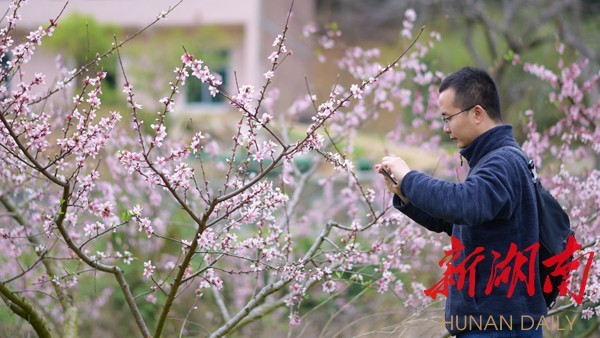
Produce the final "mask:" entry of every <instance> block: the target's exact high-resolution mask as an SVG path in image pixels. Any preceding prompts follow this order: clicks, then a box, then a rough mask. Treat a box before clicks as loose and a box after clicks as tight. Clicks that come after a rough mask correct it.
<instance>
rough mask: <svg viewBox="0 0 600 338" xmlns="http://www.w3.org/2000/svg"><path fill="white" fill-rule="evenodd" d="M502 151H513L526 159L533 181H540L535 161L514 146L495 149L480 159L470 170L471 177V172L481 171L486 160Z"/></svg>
mask: <svg viewBox="0 0 600 338" xmlns="http://www.w3.org/2000/svg"><path fill="white" fill-rule="evenodd" d="M501 149H508V150H512V151H514V152H516V153H517V154H519V155H521V157H523V158H524V159H525V162H526V163H527V168H529V172H530V173H531V179H532V181H533V182H534V183H535V182H537V181H538V178H539V177H538V174H537V170H535V164H534V163H533V160H532V159H530V158H529V157H527V154H525V152H524V151H523V150H522V149H521V148H517V147H514V146H503V147H500V148H497V149H494V150H492V151H490V152H489V153H487V154H485V155H484V156H483V157H482V158H481V159H479V161H477V164H475V166H474V167H473V168H471V169H469V175H470V174H471V172H474V171H476V170H477V169H479V167H480V166H481V165H482V164H483V163H484V162H485V160H487V159H488V158H489V157H490V156H492V154H494V153H495V152H497V151H500V150H501Z"/></svg>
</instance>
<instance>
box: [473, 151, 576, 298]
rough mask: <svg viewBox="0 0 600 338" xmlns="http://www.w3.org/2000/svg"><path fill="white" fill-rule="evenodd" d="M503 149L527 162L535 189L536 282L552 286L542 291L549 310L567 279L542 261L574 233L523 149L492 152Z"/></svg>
mask: <svg viewBox="0 0 600 338" xmlns="http://www.w3.org/2000/svg"><path fill="white" fill-rule="evenodd" d="M503 148H508V149H510V150H512V151H515V152H517V153H518V154H520V155H521V156H522V157H523V158H524V159H525V161H526V162H527V167H528V168H529V170H530V171H531V178H532V180H533V184H534V186H535V193H536V200H537V209H538V220H539V234H540V239H539V243H540V249H539V258H538V259H539V260H538V266H539V271H540V276H539V280H540V283H541V285H542V289H546V288H547V287H548V285H547V284H546V283H550V284H551V286H552V290H551V291H550V292H543V295H544V299H545V301H546V306H547V307H548V308H552V307H553V306H554V305H555V303H556V298H557V297H558V294H559V288H558V287H559V285H560V284H562V283H563V281H564V280H565V278H567V277H566V276H562V275H558V276H552V275H551V273H552V271H554V267H553V266H549V267H548V266H545V265H544V264H542V262H543V261H545V260H546V259H548V258H550V257H552V256H555V255H557V254H559V253H561V252H563V251H564V250H565V247H566V246H567V240H568V239H569V236H572V235H573V234H574V232H573V230H572V229H571V223H570V221H569V216H568V215H567V213H566V212H565V211H564V210H563V208H562V206H561V205H560V204H559V203H558V201H557V200H556V199H555V198H554V197H553V196H552V195H551V194H550V193H549V192H548V190H546V189H545V188H544V187H543V186H542V183H541V182H540V180H539V178H538V175H537V172H536V170H535V165H534V163H533V160H531V159H529V158H528V157H527V155H526V154H525V153H524V152H523V150H521V149H519V148H517V147H512V146H505V147H501V148H498V149H496V150H494V151H498V150H500V149H503ZM494 151H491V152H489V153H487V154H486V155H485V156H484V157H483V158H481V159H480V160H479V161H478V163H477V165H475V167H474V168H473V169H472V170H471V171H474V170H475V169H476V168H478V167H479V165H480V164H482V163H483V162H484V160H485V159H486V158H487V157H489V156H490V155H491V154H493V153H494ZM572 259H573V256H572V255H571V257H570V258H569V259H568V260H567V262H569V261H571V260H572Z"/></svg>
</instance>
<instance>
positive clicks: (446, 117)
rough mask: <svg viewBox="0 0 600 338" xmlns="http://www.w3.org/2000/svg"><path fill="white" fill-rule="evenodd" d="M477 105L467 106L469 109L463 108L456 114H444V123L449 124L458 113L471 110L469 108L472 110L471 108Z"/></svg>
mask: <svg viewBox="0 0 600 338" xmlns="http://www.w3.org/2000/svg"><path fill="white" fill-rule="evenodd" d="M476 106H477V105H473V106H471V107H469V108H467V109H464V110H461V111H459V112H458V113H456V114H452V115H449V116H442V123H443V124H444V125H446V124H448V122H450V119H452V118H453V117H454V116H456V115H458V114H462V113H464V112H467V111H469V110H471V109H473V108H475V107H476Z"/></svg>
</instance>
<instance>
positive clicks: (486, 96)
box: [439, 67, 502, 122]
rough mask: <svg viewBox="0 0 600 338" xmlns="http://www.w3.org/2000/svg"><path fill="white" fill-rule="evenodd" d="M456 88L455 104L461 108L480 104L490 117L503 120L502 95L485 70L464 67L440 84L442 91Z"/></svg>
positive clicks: (498, 120) (499, 120)
mask: <svg viewBox="0 0 600 338" xmlns="http://www.w3.org/2000/svg"><path fill="white" fill-rule="evenodd" d="M448 88H452V89H454V93H455V94H454V95H455V96H454V102H453V104H454V105H455V106H456V107H458V108H460V109H467V108H469V107H471V106H475V105H480V106H482V107H483V108H485V110H486V111H487V113H488V115H489V116H490V118H491V119H492V120H494V121H497V122H502V111H501V108H500V97H499V96H498V90H496V84H495V83H494V80H493V79H492V77H491V76H490V75H489V74H488V73H487V72H486V71H485V70H482V69H479V68H474V67H464V68H461V69H459V70H458V71H456V72H455V73H452V74H450V75H448V77H446V78H445V79H444V81H442V84H441V85H440V91H439V92H440V93H441V92H443V91H444V90H446V89H448Z"/></svg>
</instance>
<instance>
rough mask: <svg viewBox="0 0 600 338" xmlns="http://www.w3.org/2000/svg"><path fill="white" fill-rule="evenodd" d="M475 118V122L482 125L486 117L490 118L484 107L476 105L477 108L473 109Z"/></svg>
mask: <svg viewBox="0 0 600 338" xmlns="http://www.w3.org/2000/svg"><path fill="white" fill-rule="evenodd" d="M473 116H474V117H475V121H477V123H481V122H483V120H485V119H486V117H489V116H488V114H487V111H485V109H483V107H482V106H480V105H476V106H475V108H473Z"/></svg>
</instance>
